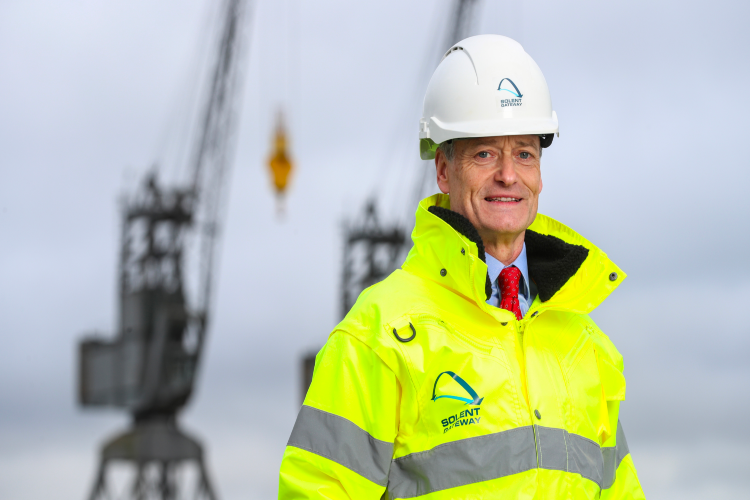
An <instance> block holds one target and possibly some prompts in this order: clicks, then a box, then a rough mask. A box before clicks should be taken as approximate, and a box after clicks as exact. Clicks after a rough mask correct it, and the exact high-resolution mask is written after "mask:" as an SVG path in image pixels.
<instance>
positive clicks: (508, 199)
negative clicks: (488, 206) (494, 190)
mask: <svg viewBox="0 0 750 500" xmlns="http://www.w3.org/2000/svg"><path fill="white" fill-rule="evenodd" d="M485 201H502V202H514V203H518V202H519V201H521V198H511V197H506V196H498V197H497V198H485Z"/></svg>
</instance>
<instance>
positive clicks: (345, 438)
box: [287, 405, 393, 486]
mask: <svg viewBox="0 0 750 500" xmlns="http://www.w3.org/2000/svg"><path fill="white" fill-rule="evenodd" d="M287 446H294V447H296V448H301V449H303V450H307V451H309V452H311V453H315V454H316V455H320V456H322V457H326V458H328V459H330V460H333V461H334V462H336V463H338V464H340V465H343V466H344V467H346V468H348V469H351V470H353V471H354V472H356V473H357V474H359V475H360V476H363V477H365V478H367V479H369V480H370V481H372V482H373V483H375V484H379V485H380V486H385V485H386V484H387V482H388V468H389V466H390V464H391V459H392V458H393V443H389V442H387V441H381V440H379V439H375V438H374V437H372V436H371V435H370V434H368V433H367V431H364V430H362V429H361V428H360V427H359V426H358V425H357V424H355V423H354V422H351V421H349V420H347V419H345V418H343V417H340V416H338V415H334V414H333V413H328V412H325V411H322V410H318V409H317V408H313V407H311V406H305V405H303V406H302V409H300V411H299V415H297V421H296V422H295V424H294V429H292V435H291V436H290V437H289V442H288V443H287Z"/></svg>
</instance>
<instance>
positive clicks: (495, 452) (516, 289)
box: [279, 35, 643, 499]
mask: <svg viewBox="0 0 750 500" xmlns="http://www.w3.org/2000/svg"><path fill="white" fill-rule="evenodd" d="M557 131H558V125H557V116H556V115H555V113H554V111H552V104H551V100H550V97H549V91H548V89H547V84H546V82H545V80H544V76H543V75H542V73H541V71H540V70H539V68H538V67H537V65H536V64H535V63H534V61H533V60H532V59H531V58H530V57H529V56H528V55H527V54H526V53H525V52H524V51H523V48H522V47H521V46H520V45H519V44H518V43H516V42H514V41H513V40H510V39H508V38H505V37H501V36H496V35H483V36H478V37H472V38H469V39H466V40H463V41H462V42H459V43H458V44H456V45H455V46H454V47H452V48H451V50H450V51H448V53H447V54H446V55H445V57H444V58H443V60H442V62H441V63H440V65H439V66H438V68H437V69H436V70H435V73H434V75H433V77H432V80H431V81H430V84H429V86H428V89H427V94H426V97H425V102H424V114H423V118H422V120H421V121H420V149H421V154H422V157H423V158H425V159H429V158H433V157H434V159H435V165H436V171H437V182H438V186H439V188H440V190H441V191H442V192H443V194H438V195H435V196H433V197H430V198H427V199H426V200H423V201H422V202H421V203H420V205H419V208H418V210H417V214H416V226H415V229H414V232H413V234H412V238H413V240H414V247H413V248H412V250H411V251H410V253H409V256H408V257H407V259H406V262H405V263H404V265H403V266H402V268H401V269H400V270H397V271H396V272H394V273H393V274H392V275H391V276H390V277H388V278H387V279H386V280H384V281H383V282H382V283H379V284H377V285H374V286H372V287H370V288H369V289H367V290H365V291H364V292H363V293H362V295H361V296H360V297H359V300H358V301H357V303H356V304H355V305H354V307H353V308H352V310H351V311H350V312H349V314H348V315H347V316H346V318H344V320H343V321H342V322H341V323H340V324H339V325H338V326H337V327H336V328H335V330H334V331H333V333H332V334H331V335H330V337H329V339H328V342H327V343H326V345H325V347H324V348H323V349H322V350H321V352H320V353H319V354H318V356H317V358H316V363H315V373H314V376H313V381H312V385H311V387H310V390H309V391H308V393H307V397H306V399H305V402H304V405H303V406H302V409H301V410H300V413H299V416H298V417H297V422H296V424H295V426H294V430H293V431H292V434H291V437H290V439H289V443H288V445H287V449H286V452H285V454H284V459H283V462H282V464H281V475H280V486H279V497H280V498H284V499H286V498H331V499H334V498H335V499H339V498H355V499H379V498H382V497H385V498H417V497H419V498H421V497H425V498H430V499H449V498H450V499H456V498H465V499H468V498H472V499H474V498H482V499H489V498H498V499H499V498H503V499H506V498H507V499H510V498H514V499H515V498H524V499H532V498H550V499H552V498H554V499H557V498H574V499H578V498H581V499H588V498H599V497H600V496H601V498H606V499H615V498H617V499H619V498H629V499H630V498H643V492H642V490H641V487H640V484H639V482H638V477H637V475H636V471H635V468H634V466H633V461H632V459H631V457H630V454H629V451H628V447H627V443H626V442H625V436H624V433H623V431H622V427H621V426H620V424H619V418H618V414H619V405H620V401H622V400H623V399H624V397H625V379H624V378H623V376H622V357H621V356H620V354H619V353H618V351H617V349H616V348H615V347H614V345H613V344H612V343H611V342H610V340H609V339H608V338H607V336H606V335H604V333H602V332H601V331H600V330H599V328H597V326H596V325H595V324H594V322H593V321H592V320H591V319H590V318H589V316H588V313H589V312H591V311H592V310H593V309H594V308H595V307H596V306H598V305H599V304H600V303H601V302H602V301H603V300H604V299H605V298H606V297H607V296H608V295H609V294H610V293H611V292H612V291H613V290H614V289H615V288H616V287H617V286H618V285H619V284H620V282H621V281H622V280H623V279H624V278H625V274H624V273H623V272H622V271H621V270H620V269H619V268H618V267H617V266H616V265H615V264H614V263H612V262H611V261H610V260H609V259H608V258H607V256H606V255H605V254H604V252H602V251H601V250H599V249H598V248H596V247H595V246H594V245H593V244H591V243H590V242H589V241H587V240H586V239H584V238H583V237H581V236H580V235H578V234H577V233H575V232H573V231H572V230H571V229H569V228H568V227H566V226H564V225H562V224H560V223H559V222H557V221H555V220H553V219H551V218H549V217H545V216H543V215H541V214H537V205H538V197H539V194H540V193H541V191H542V179H541V173H540V160H541V157H542V149H543V148H545V147H548V146H549V145H550V144H551V142H552V138H553V136H554V134H555V133H557Z"/></svg>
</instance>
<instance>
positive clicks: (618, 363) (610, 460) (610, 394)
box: [589, 318, 645, 500]
mask: <svg viewBox="0 0 750 500" xmlns="http://www.w3.org/2000/svg"><path fill="white" fill-rule="evenodd" d="M589 322H590V323H589V325H590V332H591V334H592V340H593V341H594V344H595V348H594V351H595V352H596V361H597V364H598V365H599V378H600V381H601V384H602V392H603V397H604V400H605V401H606V405H607V408H606V412H605V414H606V415H607V429H608V432H607V435H608V437H607V439H606V441H605V442H604V444H603V445H602V458H603V459H604V471H603V472H604V478H603V484H602V494H601V498H602V500H620V499H626V498H627V499H636V500H638V499H645V496H644V494H643V489H642V488H641V483H640V481H638V474H637V473H636V471H635V466H634V465H633V458H632V457H631V456H630V450H629V449H628V442H627V441H626V440H625V431H623V429H622V424H621V423H620V404H621V402H622V401H624V400H625V387H626V384H625V377H624V376H623V371H624V364H623V360H622V355H621V354H620V352H619V351H618V350H617V348H616V347H615V345H614V344H613V343H612V341H611V340H610V339H609V337H607V336H606V335H605V334H604V332H602V331H601V330H600V329H599V328H598V327H597V326H596V324H595V323H594V322H593V321H592V320H591V319H590V318H589Z"/></svg>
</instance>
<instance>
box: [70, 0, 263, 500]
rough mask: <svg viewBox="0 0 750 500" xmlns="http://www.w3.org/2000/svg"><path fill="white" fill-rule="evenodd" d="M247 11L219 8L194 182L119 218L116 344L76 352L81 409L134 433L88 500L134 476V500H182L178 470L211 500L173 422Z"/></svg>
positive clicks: (118, 439)
mask: <svg viewBox="0 0 750 500" xmlns="http://www.w3.org/2000/svg"><path fill="white" fill-rule="evenodd" d="M247 3H248V0H224V2H223V4H222V6H221V11H220V12H221V15H220V18H219V21H220V23H221V28H220V31H219V37H218V48H217V51H216V52H215V57H214V59H213V60H212V70H211V73H210V75H209V82H208V86H207V90H208V91H207V95H206V96H205V100H204V102H203V103H202V108H201V115H200V123H199V125H198V127H197V139H196V141H195V142H194V148H193V151H192V155H191V157H190V161H189V164H188V168H187V170H188V175H187V178H186V179H182V180H181V181H180V183H179V184H176V185H165V184H164V183H162V182H161V181H160V179H159V178H158V176H157V174H156V173H154V172H151V173H149V174H147V175H146V177H145V179H144V181H143V183H142V184H141V186H140V188H139V189H138V190H137V192H136V193H135V194H134V195H132V196H130V197H129V198H128V199H126V200H125V202H124V203H123V206H122V235H121V238H122V239H121V250H120V258H119V318H118V329H117V332H116V334H115V336H114V338H113V339H104V338H100V337H96V338H85V339H84V340H82V341H81V342H80V344H79V377H78V380H79V384H78V389H79V391H78V399H79V403H80V404H81V405H82V406H84V407H102V406H109V407H116V408H120V409H124V410H126V411H128V412H129V413H130V414H131V415H132V426H131V428H130V429H128V430H127V431H125V432H124V433H121V434H119V435H117V436H115V437H114V438H113V439H111V440H109V441H108V442H106V443H105V444H104V446H103V447H102V450H101V456H100V463H99V468H98V472H97V474H96V479H95V483H94V487H93V489H92V491H91V494H90V496H89V498H90V499H91V500H95V499H99V498H110V497H111V487H110V484H109V481H108V468H109V466H110V464H111V463H112V462H114V461H124V462H126V463H128V464H130V465H132V466H134V468H135V475H134V480H133V483H132V484H131V486H130V488H129V496H130V497H132V498H136V499H151V498H159V499H164V500H167V499H176V498H181V497H182V496H183V494H182V493H183V489H184V488H183V487H182V485H181V484H179V480H178V475H177V470H178V469H179V468H180V467H182V466H183V465H187V464H193V465H195V466H196V467H197V472H198V474H197V477H198V484H197V485H196V486H195V488H194V491H195V497H196V498H205V499H210V500H213V499H215V498H216V494H215V492H214V489H213V487H212V485H211V482H210V481H209V478H208V474H207V472H206V467H205V464H204V460H203V450H202V447H201V445H200V443H199V442H198V441H197V440H195V439H194V438H192V437H190V436H188V435H187V434H185V433H184V432H183V431H182V430H181V428H180V426H179V424H178V421H177V415H178V413H179V412H180V410H181V409H182V408H183V407H184V406H185V405H186V404H187V402H188V401H189V400H190V397H191V395H192V393H193V387H194V384H195V380H196V374H197V371H198V367H199V364H200V363H199V362H200V358H201V353H202V351H203V346H204V343H205V339H206V334H207V332H208V326H209V320H210V306H211V296H212V286H213V284H214V281H215V279H214V278H215V276H214V261H215V256H216V252H217V247H218V243H219V236H220V228H221V220H222V209H223V207H224V205H225V201H226V199H225V195H224V187H225V180H226V174H227V171H228V169H229V168H230V166H231V158H232V152H233V144H234V140H233V139H234V132H235V129H236V123H237V120H236V113H235V109H234V108H235V106H236V104H237V100H238V99H237V98H238V94H239V90H240V76H241V73H242V67H243V64H244V63H245V62H246V61H245V58H243V57H242V56H243V53H244V50H245V45H246V37H245V36H244V30H245V26H246V23H247V18H248V17H249V6H248V5H247Z"/></svg>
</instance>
